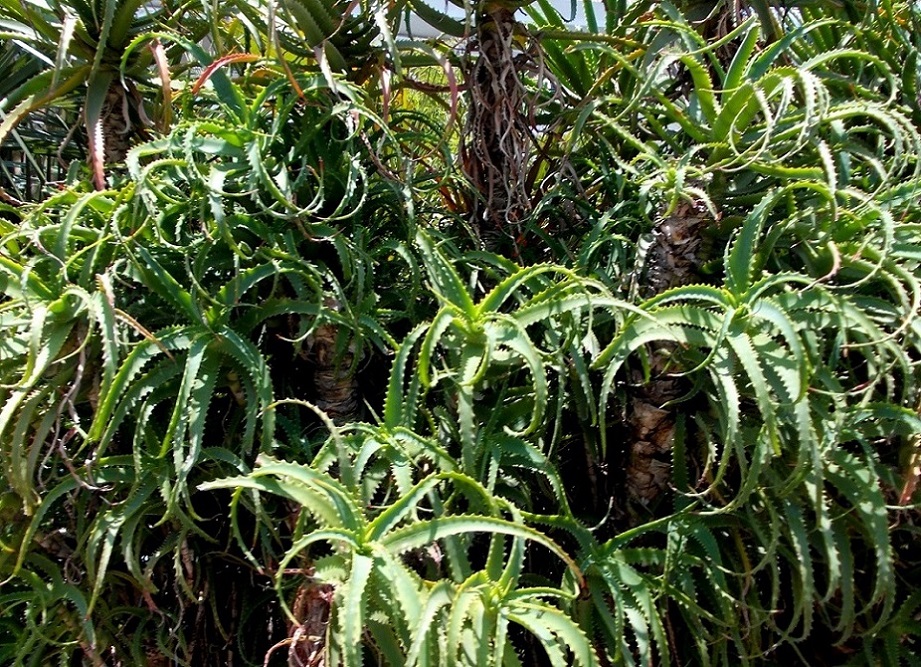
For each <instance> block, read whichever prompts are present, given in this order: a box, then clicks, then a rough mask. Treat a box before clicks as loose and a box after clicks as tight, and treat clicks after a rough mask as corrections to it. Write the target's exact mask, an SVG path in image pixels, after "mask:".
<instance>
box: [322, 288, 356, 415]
mask: <svg viewBox="0 0 921 667" xmlns="http://www.w3.org/2000/svg"><path fill="white" fill-rule="evenodd" d="M326 306H327V307H328V308H332V309H333V310H338V308H339V304H338V303H336V302H335V301H332V300H330V301H327V303H326ZM339 335H340V329H339V327H338V326H336V325H334V324H323V325H321V326H318V327H317V328H316V330H315V331H314V332H313V335H312V336H311V348H310V357H311V359H312V361H313V367H314V376H313V383H314V388H315V390H316V395H317V407H319V408H320V409H321V410H323V411H324V412H325V413H326V414H327V415H328V416H329V418H330V419H332V421H333V423H334V424H345V423H348V422H352V421H358V420H359V419H361V417H362V407H361V391H360V389H359V386H358V378H357V377H356V374H355V362H356V359H355V351H356V350H355V343H354V342H353V341H351V340H350V341H349V342H348V343H346V344H345V345H344V346H343V345H342V343H341V342H340V340H339Z"/></svg>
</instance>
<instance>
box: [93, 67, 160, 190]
mask: <svg viewBox="0 0 921 667" xmlns="http://www.w3.org/2000/svg"><path fill="white" fill-rule="evenodd" d="M86 113H87V114H88V113H89V112H88V111H87V112H86ZM86 123H87V127H86V130H87V138H88V144H89V145H88V149H89V161H90V169H91V170H92V172H93V184H94V185H95V187H96V189H97V190H104V189H105V188H106V176H105V168H106V165H111V164H118V163H121V162H124V161H125V158H126V157H128V151H129V150H130V149H131V145H132V144H133V143H134V141H135V140H136V139H138V138H141V139H146V138H147V136H148V135H147V131H146V129H145V125H149V124H150V123H149V120H148V119H147V118H146V116H145V115H144V110H143V106H142V102H141V99H140V95H139V94H138V92H137V90H136V89H135V88H134V86H132V85H130V84H129V86H128V88H125V86H123V85H122V82H121V81H120V80H119V79H118V78H117V77H115V78H113V80H112V82H111V83H110V84H109V87H108V89H107V90H106V95H105V100H104V101H103V103H102V108H101V110H100V112H99V116H98V118H97V117H93V118H90V117H87V119H86Z"/></svg>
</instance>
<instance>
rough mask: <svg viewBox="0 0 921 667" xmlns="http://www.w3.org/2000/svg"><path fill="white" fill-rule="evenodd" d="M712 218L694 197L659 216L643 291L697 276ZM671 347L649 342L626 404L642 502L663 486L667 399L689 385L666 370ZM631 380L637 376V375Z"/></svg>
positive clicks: (630, 457) (671, 432)
mask: <svg viewBox="0 0 921 667" xmlns="http://www.w3.org/2000/svg"><path fill="white" fill-rule="evenodd" d="M712 220H713V216H712V214H711V213H710V212H709V211H708V210H707V208H706V207H705V206H704V205H703V204H702V203H701V202H695V203H693V204H691V203H682V204H681V205H680V206H679V207H678V209H677V210H676V211H675V212H674V213H673V214H672V215H671V216H669V217H667V218H664V219H662V220H661V221H659V223H658V224H657V225H656V226H655V228H654V230H653V239H652V245H651V246H650V247H649V250H648V252H647V255H646V266H645V270H644V271H643V277H642V278H643V280H644V282H643V286H642V288H641V294H642V296H643V297H645V298H650V297H653V296H655V295H656V294H661V293H662V292H664V291H666V290H668V289H672V288H673V287H680V286H682V285H690V284H693V283H695V282H697V281H698V280H699V272H700V267H701V265H702V264H703V261H704V257H703V256H702V255H703V252H702V250H703V236H702V232H703V230H704V227H705V226H706V225H707V224H709V223H711V222H712ZM674 351H675V347H674V345H671V344H663V343H658V344H651V345H649V357H650V379H649V381H648V382H646V383H644V384H642V385H641V386H639V387H637V388H636V389H635V390H634V391H633V392H632V396H631V397H630V405H629V407H628V413H627V426H628V429H629V431H630V449H629V452H628V453H627V473H626V487H627V494H628V496H629V497H630V498H631V499H632V500H636V501H640V502H642V503H644V504H646V503H650V502H652V501H654V500H655V499H656V498H658V497H659V495H660V494H661V493H662V491H664V490H665V489H666V488H667V487H668V483H669V480H670V478H671V451H672V444H673V442H674V439H675V427H676V415H675V412H674V410H673V409H672V408H671V407H669V406H668V405H667V404H668V403H670V402H671V401H674V400H676V399H677V398H679V397H681V396H682V395H683V394H684V393H686V392H687V390H688V388H689V387H688V383H687V381H686V380H685V379H683V378H680V377H674V376H672V375H670V372H671V371H672V370H673V369H672V368H671V358H672V353H673V352H674ZM636 380H637V381H638V382H642V377H638V378H636Z"/></svg>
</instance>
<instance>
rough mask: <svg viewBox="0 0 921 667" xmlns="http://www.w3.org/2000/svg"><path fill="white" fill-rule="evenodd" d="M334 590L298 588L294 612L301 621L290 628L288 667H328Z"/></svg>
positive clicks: (322, 586) (312, 586) (308, 585)
mask: <svg viewBox="0 0 921 667" xmlns="http://www.w3.org/2000/svg"><path fill="white" fill-rule="evenodd" d="M332 602H333V587H332V586H330V585H328V584H317V583H313V582H310V583H306V584H303V585H302V586H300V587H299V588H298V589H297V594H296V596H295V598H294V604H293V605H292V607H291V611H292V613H293V614H294V617H295V618H296V619H297V623H296V624H291V625H290V626H289V628H288V636H289V637H290V640H291V644H290V645H289V647H288V667H326V631H327V626H328V625H329V612H330V605H331V604H332Z"/></svg>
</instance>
